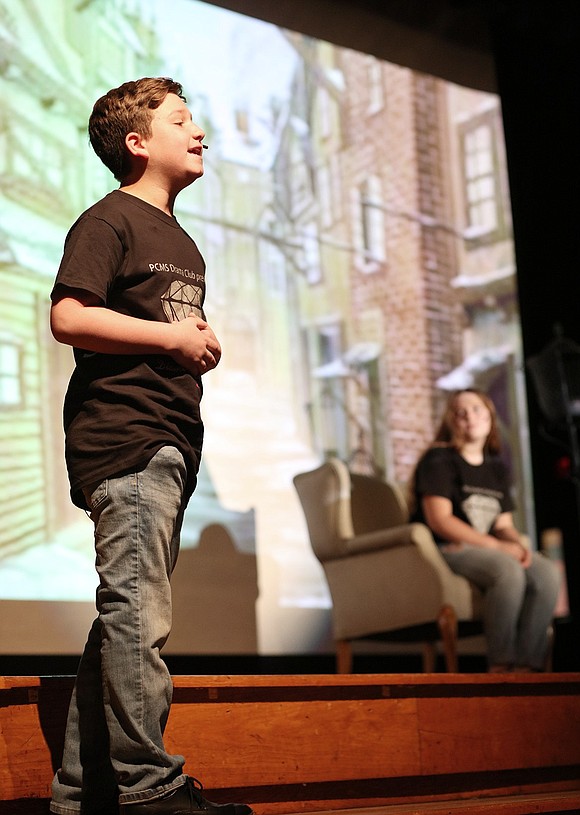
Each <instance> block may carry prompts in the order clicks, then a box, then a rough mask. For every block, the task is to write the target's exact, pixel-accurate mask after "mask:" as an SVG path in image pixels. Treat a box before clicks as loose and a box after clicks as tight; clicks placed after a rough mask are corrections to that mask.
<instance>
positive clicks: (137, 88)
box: [89, 77, 187, 181]
mask: <svg viewBox="0 0 580 815" xmlns="http://www.w3.org/2000/svg"><path fill="white" fill-rule="evenodd" d="M168 93H174V94H175V95H176V96H179V98H180V99H183V101H184V102H185V101H187V100H186V99H185V96H184V95H183V89H182V87H181V85H180V84H179V82H174V80H173V79H169V77H156V78H155V77H143V78H142V79H137V80H135V81H132V82H125V83H124V84H123V85H120V86H119V87H118V88H112V89H111V90H110V91H108V92H107V93H106V94H105V95H104V96H101V98H100V99H97V101H96V102H95V105H94V107H93V112H92V113H91V116H90V119H89V139H90V142H91V145H92V147H93V150H94V151H95V153H96V154H97V156H98V157H99V158H100V159H101V161H102V162H103V164H104V165H105V166H106V167H108V169H109V170H110V171H111V172H112V173H113V175H114V176H115V178H116V179H117V181H122V180H123V179H124V178H125V177H126V176H127V175H128V174H129V172H130V170H131V159H130V154H129V151H128V150H127V147H126V145H125V137H126V136H127V134H128V133H132V132H135V133H139V135H140V136H143V137H144V138H150V136H151V119H152V117H153V111H154V110H156V109H157V108H158V107H159V105H161V104H162V103H163V101H164V100H165V97H166V96H167V94H168Z"/></svg>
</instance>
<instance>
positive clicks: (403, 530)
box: [342, 523, 436, 557]
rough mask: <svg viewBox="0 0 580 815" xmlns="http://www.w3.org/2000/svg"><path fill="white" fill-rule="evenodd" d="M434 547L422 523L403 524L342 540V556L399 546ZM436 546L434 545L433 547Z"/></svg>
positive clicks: (428, 532)
mask: <svg viewBox="0 0 580 815" xmlns="http://www.w3.org/2000/svg"><path fill="white" fill-rule="evenodd" d="M429 543H430V545H431V546H432V547H435V544H434V542H433V538H432V536H431V533H430V531H429V530H428V528H427V527H426V526H424V525H423V524H416V523H413V524H403V525H401V526H393V527H391V528H390V529H377V530H376V531H375V532H366V533H365V534H364V535H356V536H355V537H353V538H349V539H348V540H346V541H344V551H343V553H342V557H349V556H350V555H360V554H363V553H364V552H372V551H377V550H380V549H393V548H395V547H399V546H420V547H421V548H423V547H425V546H426V547H428V546H429ZM435 548H436V547H435Z"/></svg>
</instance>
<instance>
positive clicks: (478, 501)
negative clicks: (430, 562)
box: [412, 446, 514, 543]
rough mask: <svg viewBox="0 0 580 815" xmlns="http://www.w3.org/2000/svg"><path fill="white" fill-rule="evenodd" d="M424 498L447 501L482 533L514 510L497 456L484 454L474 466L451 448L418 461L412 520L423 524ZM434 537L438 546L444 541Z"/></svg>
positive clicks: (437, 449) (439, 449) (433, 451)
mask: <svg viewBox="0 0 580 815" xmlns="http://www.w3.org/2000/svg"><path fill="white" fill-rule="evenodd" d="M426 495H438V496H441V497H443V498H448V499H449V500H450V501H451V504H452V507H453V509H452V511H453V514H454V515H455V516H456V517H458V518H460V519H461V520H462V521H465V522H466V523H468V524H469V525H470V526H472V527H474V528H475V529H477V531H478V532H481V533H482V534H488V533H489V532H490V531H491V530H492V529H493V526H494V524H495V522H496V520H497V517H498V515H500V514H501V513H502V512H511V511H512V510H513V508H514V504H513V501H512V497H511V494H510V481H509V477H508V472H507V468H506V466H505V464H504V463H503V461H502V460H501V459H500V458H499V456H493V455H488V454H486V455H485V456H484V460H483V463H482V464H479V465H477V466H475V465H473V464H469V463H468V462H467V461H465V459H464V458H463V457H462V456H461V455H460V454H459V452H458V451H457V450H456V449H455V448H454V447H443V446H442V447H432V448H430V449H429V450H427V452H426V453H425V454H424V455H423V457H422V458H421V460H420V461H419V464H418V465H417V470H416V473H415V511H414V513H413V517H412V520H414V521H418V522H421V523H426V521H425V517H424V515H423V511H422V507H421V499H422V498H423V496H426ZM433 536H434V538H435V541H436V542H437V543H445V542H446V541H444V540H443V539H442V538H440V537H439V536H437V535H436V534H435V533H434V534H433Z"/></svg>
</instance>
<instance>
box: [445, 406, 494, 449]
mask: <svg viewBox="0 0 580 815" xmlns="http://www.w3.org/2000/svg"><path fill="white" fill-rule="evenodd" d="M452 422H453V435H454V437H455V439H456V440H457V442H458V443H459V444H460V445H461V444H470V443H480V444H481V447H482V448H483V446H484V444H485V442H486V441H487V437H488V436H489V433H490V431H491V412H490V410H489V408H488V407H487V406H486V404H485V402H484V401H483V400H482V399H481V398H480V397H479V396H478V395H477V394H476V393H460V394H459V395H458V396H456V398H455V401H454V404H453V413H452Z"/></svg>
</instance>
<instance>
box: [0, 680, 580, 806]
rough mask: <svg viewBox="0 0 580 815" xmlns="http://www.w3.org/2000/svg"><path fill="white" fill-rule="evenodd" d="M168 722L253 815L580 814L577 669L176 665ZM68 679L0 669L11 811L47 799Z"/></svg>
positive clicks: (1, 763)
mask: <svg viewBox="0 0 580 815" xmlns="http://www.w3.org/2000/svg"><path fill="white" fill-rule="evenodd" d="M173 681H174V703H173V706H172V710H171V715H170V717H169V722H168V725H167V730H166V743H167V746H168V749H169V750H170V751H172V752H176V753H181V754H182V755H185V757H186V766H185V771H186V772H188V773H190V774H191V775H194V776H196V777H198V778H200V779H201V780H202V781H203V783H204V786H205V789H206V792H207V796H208V798H210V799H211V800H215V801H227V800H241V801H245V802H247V803H250V804H252V806H253V808H254V810H255V811H256V813H257V815H278V814H279V813H297V814H298V813H299V815H307V813H320V812H324V813H325V815H330V813H333V812H336V813H340V815H346V813H347V812H350V811H351V810H353V811H355V812H356V814H357V815H361V814H362V813H363V812H364V813H365V815H403V814H404V815H411V813H430V815H443V814H444V813H448V815H455V813H465V814H466V815H480V813H481V815H483V813H486V815H487V813H489V815H491V813H493V815H527V813H563V812H580V674H577V673H569V674H511V675H508V674H506V675H489V674H481V675H479V674H353V675H319V676H314V675H306V676H302V675H301V676H175V677H174V678H173ZM72 684H73V680H72V678H70V677H0V815H33V814H34V815H36V813H41V812H43V813H45V812H46V811H47V800H48V796H49V794H50V782H51V779H52V776H53V773H54V770H55V768H56V767H58V765H59V762H60V756H61V751H62V741H63V733H64V724H65V716H66V710H67V706H68V700H69V697H70V692H71V690H72Z"/></svg>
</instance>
